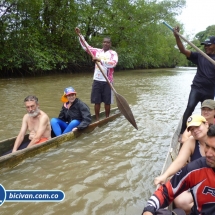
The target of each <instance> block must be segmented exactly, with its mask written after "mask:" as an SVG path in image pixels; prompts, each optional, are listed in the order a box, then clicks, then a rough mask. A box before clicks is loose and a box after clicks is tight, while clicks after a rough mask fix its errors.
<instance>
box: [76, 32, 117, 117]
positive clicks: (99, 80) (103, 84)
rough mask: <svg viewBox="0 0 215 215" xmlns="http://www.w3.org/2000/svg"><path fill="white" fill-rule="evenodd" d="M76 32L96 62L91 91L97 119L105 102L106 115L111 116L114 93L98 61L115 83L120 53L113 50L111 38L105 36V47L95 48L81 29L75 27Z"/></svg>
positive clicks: (84, 47) (109, 78)
mask: <svg viewBox="0 0 215 215" xmlns="http://www.w3.org/2000/svg"><path fill="white" fill-rule="evenodd" d="M75 31H76V33H77V34H78V35H79V41H80V44H81V46H82V48H83V49H84V50H85V51H86V52H90V53H89V54H91V53H92V54H93V61H94V62H96V64H95V70H94V76H93V85H92V92H91V103H93V104H95V105H94V110H95V115H96V120H97V121H98V120H99V112H100V107H101V103H102V102H104V104H105V105H104V107H105V115H106V117H109V114H110V106H111V103H113V94H112V91H111V88H110V86H109V83H107V81H106V79H105V77H104V75H103V74H102V72H101V71H100V68H98V65H97V63H99V64H100V66H101V68H102V70H103V72H104V74H105V75H106V76H107V78H108V80H109V81H110V83H111V84H113V73H114V67H115V66H116V65H117V63H118V55H117V53H116V52H115V51H113V50H111V49H110V47H111V39H110V38H108V37H105V38H104V39H103V48H102V49H99V48H93V47H91V46H90V45H89V44H88V43H87V42H86V41H85V39H84V37H83V36H82V35H81V32H80V29H79V28H76V29H75Z"/></svg>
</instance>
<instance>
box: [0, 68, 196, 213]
mask: <svg viewBox="0 0 215 215" xmlns="http://www.w3.org/2000/svg"><path fill="white" fill-rule="evenodd" d="M194 74H195V70H187V69H184V68H178V69H166V70H144V71H141V70H139V71H121V72H117V73H115V85H114V87H115V89H116V91H117V92H118V93H119V94H121V95H123V97H125V98H126V100H127V101H128V103H129V104H130V106H131V109H132V112H133V114H134V116H135V119H136V122H137V125H138V128H139V130H136V129H134V128H133V126H132V125H131V124H130V123H129V122H128V121H127V120H126V119H125V118H124V117H123V116H121V117H120V118H118V119H116V120H115V121H113V122H110V123H109V124H107V125H106V126H104V127H101V128H97V129H96V130H94V131H93V132H92V133H91V134H90V135H89V134H88V135H87V134H85V135H82V136H81V137H80V138H79V139H77V140H74V141H71V142H66V143H64V144H62V145H60V146H59V147H58V148H57V149H56V148H55V149H51V150H49V151H48V152H46V153H42V154H40V155H37V156H36V157H34V158H29V159H27V160H25V161H24V162H23V163H22V164H20V165H19V166H17V167H15V168H14V169H12V170H8V171H6V172H4V173H3V174H1V184H2V185H3V186H4V187H5V189H8V190H9V189H10V190H12V189H17V190H19V189H40V190H41V189H60V190H63V191H64V192H65V200H64V201H63V202H60V203H19V202H14V203H7V202H5V203H4V204H3V205H2V206H1V214H46V215H49V214H73V215H83V214H86V215H98V214H103V215H106V214H107V215H111V214H121V215H133V214H141V212H142V209H143V207H144V204H145V201H146V200H147V198H148V197H149V196H150V195H151V192H152V190H153V189H154V187H153V185H152V181H153V178H154V177H155V176H157V175H158V174H159V173H160V170H161V167H162V165H163V162H164V160H165V154H166V152H167V148H168V144H169V142H170V138H171V135H172V134H173V131H174V129H175V128H176V126H177V123H178V121H179V119H180V118H181V115H182V113H183V111H184V109H185V106H186V103H187V98H188V93H189V90H190V84H191V81H192V79H193V76H194ZM70 85H72V86H73V87H74V88H75V90H76V91H77V92H78V97H79V98H80V99H81V100H83V101H85V102H86V103H87V104H88V105H89V106H90V108H91V113H93V105H91V104H90V101H89V98H90V91H91V85H92V74H80V75H74V74H69V75H57V76H47V77H38V78H31V79H30V78H29V79H10V80H1V81H0V91H1V94H0V98H1V101H2V109H1V123H0V134H1V139H5V138H8V137H11V136H15V135H17V133H18V132H19V129H20V126H21V118H22V116H23V114H24V113H25V109H24V108H23V99H24V97H26V96H27V95H28V94H36V95H37V96H38V97H39V102H40V106H41V109H42V110H44V111H45V112H47V113H48V114H49V116H50V118H51V117H56V115H57V114H58V113H59V110H60V108H61V105H62V104H61V102H60V97H61V95H62V93H63V89H64V88H65V87H67V86H70ZM114 106H116V105H114Z"/></svg>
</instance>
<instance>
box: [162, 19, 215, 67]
mask: <svg viewBox="0 0 215 215" xmlns="http://www.w3.org/2000/svg"><path fill="white" fill-rule="evenodd" d="M163 24H164V25H166V26H167V27H168V28H169V29H170V30H171V31H174V29H173V28H172V27H171V26H170V25H168V24H167V23H166V22H163ZM175 33H176V34H177V35H178V36H179V37H181V39H183V40H184V41H185V42H187V43H188V44H189V45H190V46H192V47H193V48H194V49H195V50H196V51H197V52H199V53H200V54H201V55H202V56H204V57H205V58H206V59H208V60H209V61H210V62H211V63H212V64H214V65H215V61H214V60H213V59H212V58H210V57H209V56H208V55H207V54H205V53H204V52H203V51H202V50H201V49H199V48H198V47H196V46H195V45H194V44H193V43H191V42H189V41H188V40H187V39H186V38H184V37H183V36H182V35H181V34H179V33H178V32H177V31H175Z"/></svg>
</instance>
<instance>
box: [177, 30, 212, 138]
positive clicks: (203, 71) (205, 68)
mask: <svg viewBox="0 0 215 215" xmlns="http://www.w3.org/2000/svg"><path fill="white" fill-rule="evenodd" d="M173 32H174V36H175V39H176V43H177V46H178V48H179V50H180V52H181V53H182V54H184V55H185V56H186V57H187V59H188V60H190V61H191V62H192V63H194V64H196V65H197V72H196V75H195V77H194V79H193V83H192V85H191V91H190V95H189V99H188V104H187V108H186V110H185V112H184V115H183V121H182V127H181V132H180V136H179V142H181V137H182V134H183V132H184V131H185V129H186V121H187V119H188V117H189V116H190V115H192V113H193V111H194V109H195V107H196V105H197V104H198V102H201V103H202V102H203V101H204V100H206V99H214V89H215V65H214V64H212V63H211V62H210V61H209V60H208V59H206V58H205V57H204V56H202V54H200V53H199V52H193V51H190V50H187V49H185V48H184V46H183V44H182V42H181V39H180V36H179V33H178V32H179V27H175V28H174V31H173ZM201 45H204V48H205V53H206V54H207V56H208V57H210V58H212V59H213V60H215V36H211V37H210V38H208V39H206V40H205V41H204V42H202V43H201Z"/></svg>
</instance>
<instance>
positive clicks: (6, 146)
mask: <svg viewBox="0 0 215 215" xmlns="http://www.w3.org/2000/svg"><path fill="white" fill-rule="evenodd" d="M120 115H121V113H120V111H119V110H118V108H113V109H111V112H110V117H108V118H105V113H104V112H101V114H100V118H101V119H100V120H99V121H95V116H94V115H93V116H92V123H91V124H90V125H89V126H88V127H87V128H85V129H84V130H82V131H75V132H69V133H66V134H63V135H61V136H58V137H54V138H52V139H50V140H48V141H46V142H44V143H41V144H38V145H35V146H32V147H30V148H25V149H22V150H19V151H16V152H15V153H12V154H11V153H10V154H8V155H4V156H1V157H0V171H1V170H2V169H5V168H11V167H14V166H16V165H17V164H18V163H20V162H21V161H23V160H24V159H26V158H28V157H33V156H35V155H36V154H39V153H41V152H44V151H47V150H48V149H49V148H52V147H58V146H59V145H60V144H62V143H64V142H66V141H70V140H73V139H75V138H77V137H79V136H80V135H81V134H82V133H89V132H91V131H93V130H94V129H95V128H96V127H101V126H103V125H105V124H107V123H108V122H110V121H113V120H114V119H116V118H117V117H119V116H120ZM15 140H16V137H13V138H10V139H6V140H2V141H0V155H2V154H4V153H5V152H7V151H9V150H11V149H12V147H13V145H14V142H15ZM27 140H28V134H27V135H25V138H24V140H23V141H27Z"/></svg>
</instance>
